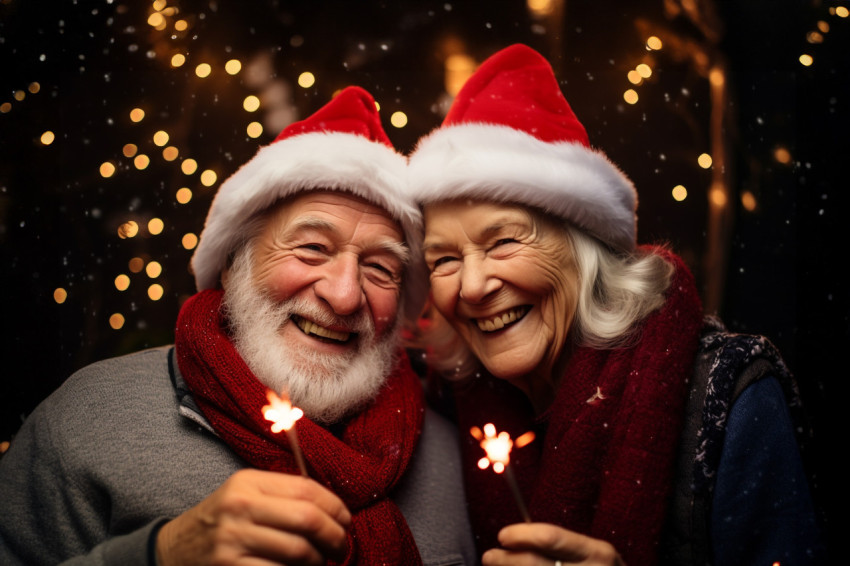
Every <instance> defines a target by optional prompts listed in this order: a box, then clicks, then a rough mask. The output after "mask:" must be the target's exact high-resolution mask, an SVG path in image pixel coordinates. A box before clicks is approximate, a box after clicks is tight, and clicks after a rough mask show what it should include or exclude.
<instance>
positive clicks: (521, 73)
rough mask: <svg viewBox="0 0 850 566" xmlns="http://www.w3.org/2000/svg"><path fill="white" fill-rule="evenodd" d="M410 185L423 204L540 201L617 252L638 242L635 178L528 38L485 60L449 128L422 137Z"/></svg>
mask: <svg viewBox="0 0 850 566" xmlns="http://www.w3.org/2000/svg"><path fill="white" fill-rule="evenodd" d="M408 190H410V191H411V192H412V194H413V197H414V198H415V199H416V201H417V202H419V203H420V204H422V205H425V204H428V203H430V202H436V201H441V200H447V199H457V198H473V199H481V200H490V201H495V202H502V203H515V204H522V205H527V206H534V207H537V208H539V209H542V210H543V211H545V212H547V213H549V214H552V215H555V216H558V217H561V218H564V219H566V220H567V221H569V222H570V223H572V224H573V225H575V226H577V227H579V228H580V229H582V230H584V231H585V232H587V233H589V234H590V235H592V236H594V237H595V238H597V239H598V240H600V241H602V242H604V243H605V244H607V245H609V246H610V247H611V248H613V249H615V250H619V251H630V250H633V249H634V247H635V243H636V232H637V216H636V213H635V211H636V209H637V193H636V191H635V188H634V185H633V184H632V182H631V181H630V180H629V179H628V177H626V175H625V174H624V173H623V172H621V171H620V169H619V168H618V167H617V166H616V165H614V164H613V163H612V162H611V161H610V160H609V159H608V158H607V157H606V156H605V154H603V153H602V152H600V151H597V150H594V149H593V148H591V147H590V142H589V141H588V137H587V132H586V131H585V129H584V126H582V124H581V123H580V122H579V120H578V118H576V115H575V114H574V113H573V111H572V108H570V105H569V103H568V102H567V100H566V98H564V95H563V93H562V92H561V89H560V87H559V86H558V81H557V79H556V78H555V75H554V72H553V71H552V67H551V66H550V65H549V63H548V62H547V61H546V59H544V58H543V56H542V55H540V54H539V53H537V52H536V51H535V50H533V49H531V48H530V47H528V46H525V45H521V44H516V45H512V46H510V47H507V48H505V49H502V50H501V51H499V52H497V53H496V54H494V55H492V56H491V57H489V58H488V59H487V60H486V61H484V63H482V64H481V66H480V67H479V68H478V69H477V70H476V71H475V73H473V75H472V76H471V77H470V78H469V79H468V80H467V82H466V83H465V84H464V86H463V88H462V89H461V90H460V92H459V93H458V95H457V97H456V98H455V100H454V102H453V103H452V107H451V109H450V110H449V113H448V115H447V116H446V118H445V120H444V121H443V123H442V125H441V126H440V127H439V128H437V129H436V130H434V131H433V132H431V133H430V134H428V135H427V136H426V137H424V138H423V139H421V140H420V141H419V143H418V144H417V146H416V149H415V150H414V152H413V153H412V154H411V156H410V163H409V167H408Z"/></svg>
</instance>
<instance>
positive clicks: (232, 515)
mask: <svg viewBox="0 0 850 566" xmlns="http://www.w3.org/2000/svg"><path fill="white" fill-rule="evenodd" d="M350 524H351V513H349V511H348V509H346V507H345V505H344V504H343V502H342V501H341V500H340V499H339V498H338V497H337V496H336V495H335V494H333V493H332V492H330V491H329V490H327V489H326V488H324V487H322V486H321V485H319V484H318V483H316V482H315V481H313V480H311V479H307V478H304V477H301V476H295V475H289V474H281V473H276V472H266V471H260V470H254V469H246V470H240V471H238V472H236V473H235V474H233V475H232V476H231V477H230V478H229V479H228V480H227V481H226V482H224V483H223V484H222V485H221V487H219V488H218V489H217V490H215V491H214V492H213V493H212V494H210V495H209V496H208V497H207V498H206V499H204V500H203V501H201V502H200V503H198V505H196V506H195V507H192V508H191V509H189V510H187V511H186V512H185V513H183V514H182V515H180V516H178V517H176V518H175V519H173V520H172V521H169V522H168V523H166V524H165V525H164V526H163V527H162V529H161V530H160V531H159V535H158V536H157V541H156V550H157V561H158V564H159V566H172V565H183V564H236V563H244V564H251V565H254V564H256V565H260V564H269V563H274V564H280V563H285V564H288V565H299V564H305V565H313V564H316V565H321V564H324V563H325V561H326V559H327V558H332V559H337V560H339V559H342V558H344V557H345V554H346V550H347V547H346V529H347V528H348V526H349V525H350Z"/></svg>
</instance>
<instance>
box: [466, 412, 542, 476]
mask: <svg viewBox="0 0 850 566" xmlns="http://www.w3.org/2000/svg"><path fill="white" fill-rule="evenodd" d="M469 432H470V434H472V436H473V437H475V440H477V441H478V443H479V444H480V445H481V448H483V449H484V452H485V453H486V454H487V455H486V456H485V457H484V458H481V459H480V460H479V461H478V467H479V468H481V469H482V470H486V469H487V466H489V465H490V464H492V465H493V471H494V472H496V473H497V474H501V473H502V472H504V471H505V467H506V466H507V465H508V464H509V463H510V461H511V449H512V448H513V447H514V445H516V447H517V448H522V447H523V446H525V445H526V444H528V443H529V442H531V441H532V440H534V433H533V432H531V431H529V432H526V433H525V434H523V435H522V436H520V437H519V438H517V439H516V440H515V441H514V440H511V435H510V434H508V433H507V432H504V431H502V432H500V433H498V434H496V427H495V426H493V424H492V423H487V424H486V425H484V432H481V429H480V428H478V427H477V426H474V427H472V429H470V431H469Z"/></svg>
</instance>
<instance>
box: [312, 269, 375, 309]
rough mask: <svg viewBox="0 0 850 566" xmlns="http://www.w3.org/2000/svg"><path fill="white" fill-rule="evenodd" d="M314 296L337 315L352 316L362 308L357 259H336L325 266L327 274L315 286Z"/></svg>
mask: <svg viewBox="0 0 850 566" xmlns="http://www.w3.org/2000/svg"><path fill="white" fill-rule="evenodd" d="M315 291H316V295H317V296H318V297H319V298H320V299H322V300H324V301H325V302H327V303H328V305H330V307H331V308H332V309H333V311H334V313H336V314H338V315H342V316H345V315H350V314H354V313H356V312H357V311H359V310H360V309H361V308H363V306H364V304H365V299H366V297H365V294H364V292H363V286H362V279H361V276H360V263H359V261H358V259H357V258H352V257H345V256H343V257H338V258H336V259H335V260H334V261H333V262H330V264H328V265H327V273H326V274H325V276H324V277H322V278H321V279H320V280H319V281H317V282H316V284H315Z"/></svg>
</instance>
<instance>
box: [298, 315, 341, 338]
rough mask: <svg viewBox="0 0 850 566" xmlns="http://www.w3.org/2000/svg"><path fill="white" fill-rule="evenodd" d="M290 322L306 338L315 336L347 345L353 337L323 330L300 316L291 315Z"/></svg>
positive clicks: (322, 327) (328, 329) (339, 332)
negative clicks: (306, 336)
mask: <svg viewBox="0 0 850 566" xmlns="http://www.w3.org/2000/svg"><path fill="white" fill-rule="evenodd" d="M292 321H293V322H294V323H295V325H296V326H297V327H298V328H299V329H301V332H303V333H304V334H306V335H308V336H316V337H318V338H323V339H325V340H328V341H332V342H338V343H341V344H345V343H347V342H348V341H349V340H351V337H352V336H355V334H354V333H352V332H342V331H339V330H331V329H330V328H325V327H324V326H319V325H318V324H316V323H315V322H312V321H310V320H307V319H304V318H301V317H300V316H296V315H293V316H292Z"/></svg>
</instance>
